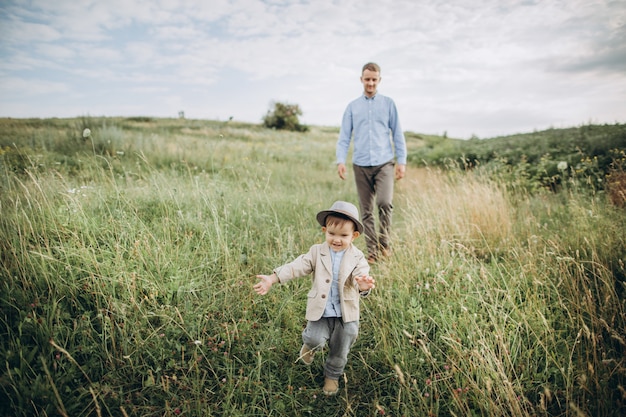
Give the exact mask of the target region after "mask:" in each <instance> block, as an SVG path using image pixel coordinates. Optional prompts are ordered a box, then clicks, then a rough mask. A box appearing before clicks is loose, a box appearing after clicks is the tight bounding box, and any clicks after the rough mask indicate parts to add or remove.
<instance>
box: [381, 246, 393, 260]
mask: <svg viewBox="0 0 626 417" xmlns="http://www.w3.org/2000/svg"><path fill="white" fill-rule="evenodd" d="M380 253H381V254H382V255H383V257H384V258H389V257H390V256H391V249H390V248H382V249H381V250H380Z"/></svg>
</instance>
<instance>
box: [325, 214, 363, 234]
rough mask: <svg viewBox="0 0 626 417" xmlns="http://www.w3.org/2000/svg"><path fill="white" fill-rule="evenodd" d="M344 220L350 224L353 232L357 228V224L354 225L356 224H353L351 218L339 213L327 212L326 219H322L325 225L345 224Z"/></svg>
mask: <svg viewBox="0 0 626 417" xmlns="http://www.w3.org/2000/svg"><path fill="white" fill-rule="evenodd" d="M346 222H349V223H350V224H352V231H353V232H354V231H356V230H357V226H356V224H354V222H353V221H352V219H350V218H349V217H348V216H342V215H341V214H339V213H335V214H329V215H328V216H326V221H324V223H325V226H330V225H333V224H336V225H337V226H339V227H341V226H343V225H344V224H346Z"/></svg>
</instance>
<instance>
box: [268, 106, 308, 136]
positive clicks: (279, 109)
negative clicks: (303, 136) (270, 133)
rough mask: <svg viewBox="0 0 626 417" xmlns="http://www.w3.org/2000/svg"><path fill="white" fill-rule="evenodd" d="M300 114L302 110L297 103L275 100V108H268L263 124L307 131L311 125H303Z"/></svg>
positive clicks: (270, 126)
mask: <svg viewBox="0 0 626 417" xmlns="http://www.w3.org/2000/svg"><path fill="white" fill-rule="evenodd" d="M298 116H302V110H301V109H300V106H298V105H297V104H287V103H280V102H275V103H274V109H273V110H271V109H270V110H268V111H267V114H266V115H265V117H264V118H263V124H264V125H265V126H266V127H269V128H273V129H284V130H292V131H295V132H306V131H307V130H309V127H308V126H305V125H301V124H300V121H299V120H298Z"/></svg>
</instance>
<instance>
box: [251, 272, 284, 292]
mask: <svg viewBox="0 0 626 417" xmlns="http://www.w3.org/2000/svg"><path fill="white" fill-rule="evenodd" d="M256 277H257V278H259V279H260V280H261V281H259V282H258V283H256V284H255V285H254V287H253V288H254V291H256V293H257V294H259V295H265V294H267V293H268V292H269V290H270V288H272V285H273V284H275V283H276V282H278V277H276V274H272V275H257V276H256Z"/></svg>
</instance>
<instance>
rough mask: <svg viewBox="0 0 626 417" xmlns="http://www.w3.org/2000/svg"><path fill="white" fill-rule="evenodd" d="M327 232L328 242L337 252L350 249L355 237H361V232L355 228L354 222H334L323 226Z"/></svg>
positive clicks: (323, 229)
mask: <svg viewBox="0 0 626 417" xmlns="http://www.w3.org/2000/svg"><path fill="white" fill-rule="evenodd" d="M322 231H323V232H324V233H325V234H326V242H327V243H328V245H329V246H330V248H331V249H332V250H334V251H335V252H341V251H342V250H345V249H348V247H349V246H350V244H351V243H352V241H353V240H354V239H356V238H357V237H359V232H357V231H356V230H354V224H352V222H349V221H348V222H343V223H341V224H340V223H332V224H329V225H328V226H325V227H322Z"/></svg>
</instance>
